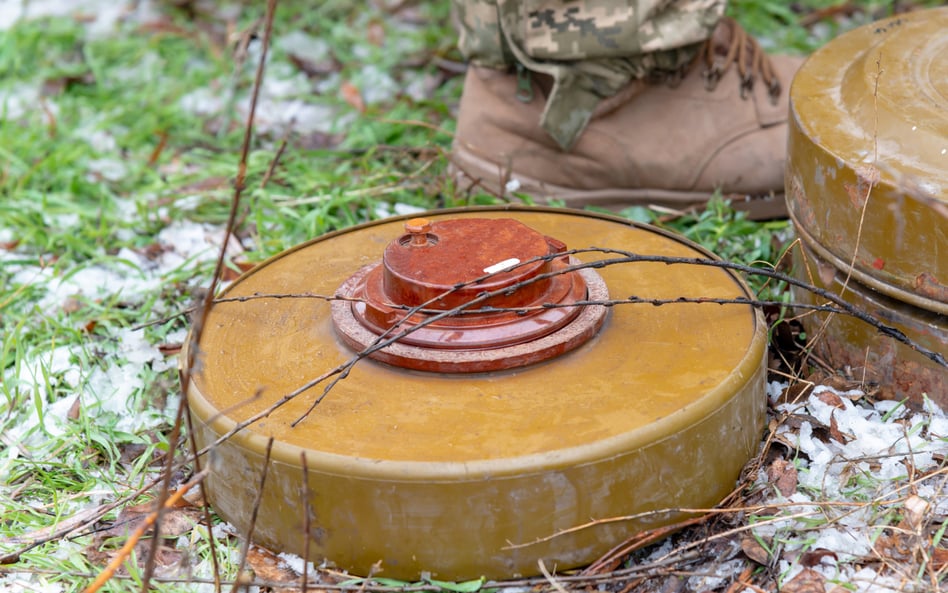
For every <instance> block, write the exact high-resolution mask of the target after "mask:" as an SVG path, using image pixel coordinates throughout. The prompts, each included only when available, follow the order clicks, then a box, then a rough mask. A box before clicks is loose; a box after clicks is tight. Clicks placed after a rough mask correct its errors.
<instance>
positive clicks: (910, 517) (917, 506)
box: [902, 494, 931, 532]
mask: <svg viewBox="0 0 948 593" xmlns="http://www.w3.org/2000/svg"><path fill="white" fill-rule="evenodd" d="M929 506H931V505H929V504H928V501H927V500H925V499H924V498H922V497H921V496H918V495H917V494H913V495H911V496H909V497H908V498H906V499H905V503H904V504H903V505H902V510H903V511H904V517H903V521H904V522H905V523H906V525H907V526H908V527H909V528H910V529H911V530H912V531H915V532H918V530H919V528H920V527H921V526H922V521H923V520H924V519H925V517H926V514H927V512H928V508H929Z"/></svg>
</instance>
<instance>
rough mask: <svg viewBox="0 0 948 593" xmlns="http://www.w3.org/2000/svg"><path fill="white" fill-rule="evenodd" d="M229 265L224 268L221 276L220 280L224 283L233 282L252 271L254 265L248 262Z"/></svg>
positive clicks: (234, 262) (235, 262) (232, 262)
mask: <svg viewBox="0 0 948 593" xmlns="http://www.w3.org/2000/svg"><path fill="white" fill-rule="evenodd" d="M229 263H230V265H228V266H227V267H225V268H224V272H223V274H221V279H222V280H224V281H225V282H233V281H234V280H236V279H237V278H239V277H240V276H241V275H242V274H243V273H244V272H246V271H248V270H251V269H253V267H254V266H255V265H256V264H254V263H251V262H249V261H231V262H229ZM235 268H236V269H235Z"/></svg>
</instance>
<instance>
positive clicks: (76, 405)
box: [66, 397, 82, 420]
mask: <svg viewBox="0 0 948 593" xmlns="http://www.w3.org/2000/svg"><path fill="white" fill-rule="evenodd" d="M81 410H82V403H81V402H80V401H79V398H78V397H76V399H75V400H74V401H73V402H72V405H71V406H69V411H68V412H66V418H68V419H70V420H78V419H79V412H80V411H81Z"/></svg>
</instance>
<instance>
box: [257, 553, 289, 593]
mask: <svg viewBox="0 0 948 593" xmlns="http://www.w3.org/2000/svg"><path fill="white" fill-rule="evenodd" d="M247 564H248V565H249V566H250V568H252V569H253V572H254V574H255V575H256V576H257V578H259V579H261V580H264V581H267V582H269V583H284V584H286V585H290V587H274V588H273V591H275V592H277V591H282V592H284V593H290V592H291V591H296V590H298V589H297V588H296V587H295V585H297V584H299V582H300V575H299V574H298V573H297V572H296V571H295V570H293V569H292V568H290V567H289V566H288V565H287V564H286V562H284V561H283V560H282V559H281V558H280V557H279V556H277V555H276V554H274V553H273V552H271V551H270V550H267V549H266V548H261V547H260V546H253V545H252V546H250V548H249V549H248V550H247Z"/></svg>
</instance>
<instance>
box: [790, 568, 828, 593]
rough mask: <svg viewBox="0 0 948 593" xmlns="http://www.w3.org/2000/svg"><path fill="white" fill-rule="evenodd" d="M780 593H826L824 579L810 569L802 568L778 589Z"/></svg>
mask: <svg viewBox="0 0 948 593" xmlns="http://www.w3.org/2000/svg"><path fill="white" fill-rule="evenodd" d="M780 593H826V578H825V577H824V576H823V575H821V574H820V573H818V572H816V571H815V570H813V569H812V568H804V569H803V570H802V571H800V574H798V575H797V576H795V577H793V578H792V579H790V580H789V581H787V582H786V583H784V585H783V587H780Z"/></svg>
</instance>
